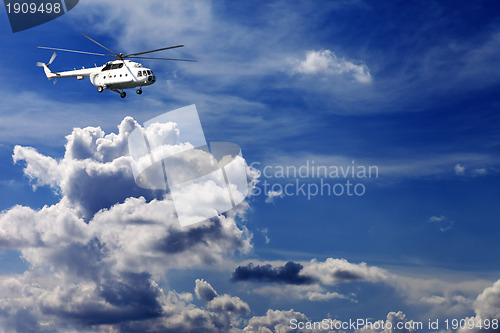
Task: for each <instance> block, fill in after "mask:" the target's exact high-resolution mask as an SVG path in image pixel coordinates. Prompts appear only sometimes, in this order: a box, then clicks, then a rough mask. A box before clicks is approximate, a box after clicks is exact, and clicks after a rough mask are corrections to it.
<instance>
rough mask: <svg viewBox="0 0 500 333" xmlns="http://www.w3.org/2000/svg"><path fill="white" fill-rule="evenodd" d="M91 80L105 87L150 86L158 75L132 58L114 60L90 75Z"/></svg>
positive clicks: (98, 85)
mask: <svg viewBox="0 0 500 333" xmlns="http://www.w3.org/2000/svg"><path fill="white" fill-rule="evenodd" d="M89 77H90V82H91V83H92V84H93V85H94V86H96V87H102V88H103V89H129V88H136V87H142V86H149V85H152V84H153V83H155V82H156V76H155V75H154V73H153V71H151V70H150V69H149V68H145V67H142V64H140V63H138V62H134V61H130V60H114V61H111V62H108V63H107V64H106V65H104V66H102V67H100V70H99V71H96V72H93V73H91V74H90V75H89Z"/></svg>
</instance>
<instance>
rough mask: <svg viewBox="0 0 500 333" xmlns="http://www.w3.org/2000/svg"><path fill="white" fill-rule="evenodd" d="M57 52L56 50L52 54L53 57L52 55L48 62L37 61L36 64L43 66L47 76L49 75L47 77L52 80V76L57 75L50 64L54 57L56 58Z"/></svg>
mask: <svg viewBox="0 0 500 333" xmlns="http://www.w3.org/2000/svg"><path fill="white" fill-rule="evenodd" d="M56 56H57V54H56V53H55V52H54V53H53V54H52V57H50V60H49V62H48V63H46V64H45V63H43V62H37V63H36V65H37V66H38V67H43V71H44V72H45V76H47V78H48V79H49V80H50V79H52V78H55V77H56V76H57V75H56V74H55V73H53V72H52V71H51V70H50V69H49V66H50V64H51V63H52V62H53V61H54V59H55V58H56Z"/></svg>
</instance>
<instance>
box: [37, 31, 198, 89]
mask: <svg viewBox="0 0 500 333" xmlns="http://www.w3.org/2000/svg"><path fill="white" fill-rule="evenodd" d="M82 35H83V36H84V37H86V38H88V39H90V40H91V41H92V42H94V43H96V44H97V45H99V46H101V47H103V48H104V49H106V50H107V51H109V52H111V53H112V54H103V53H94V52H86V51H77V50H68V49H60V48H54V47H45V46H38V48H40V49H48V50H56V51H65V52H74V53H83V54H91V55H98V56H105V57H115V58H116V59H115V60H112V61H108V62H107V63H106V64H105V65H102V66H101V67H97V66H96V67H94V68H85V67H83V68H82V69H75V70H73V71H64V72H52V71H51V70H50V69H49V66H50V64H52V62H53V61H54V59H55V58H56V55H57V54H56V52H54V53H53V54H52V57H50V60H49V62H48V63H46V64H45V63H43V62H37V63H36V65H37V66H38V67H43V70H44V71H45V75H46V76H47V78H48V79H49V80H50V79H57V78H63V77H76V78H77V79H78V80H83V78H85V77H89V78H90V82H91V83H92V84H93V85H94V86H96V87H97V91H99V92H103V91H104V89H109V90H112V91H114V92H117V93H118V94H120V97H121V98H125V96H127V93H126V92H125V91H123V89H130V88H137V87H138V89H137V90H136V92H137V94H139V95H140V94H142V87H144V86H149V85H152V84H153V83H155V82H156V76H155V75H154V73H153V71H152V70H151V69H149V68H145V67H143V66H142V64H140V63H138V62H134V61H130V60H128V59H155V60H174V61H190V62H196V60H187V59H173V58H152V57H143V56H142V55H143V54H147V53H153V52H158V51H163V50H169V49H175V48H178V47H184V45H176V46H169V47H164V48H161V49H156V50H151V51H145V52H139V53H130V54H123V53H116V52H114V51H112V50H110V49H108V48H107V47H105V46H104V45H102V44H100V43H98V42H97V41H95V40H93V39H92V38H90V37H89V36H87V35H85V34H82ZM54 83H55V82H54ZM120 90H121V91H120Z"/></svg>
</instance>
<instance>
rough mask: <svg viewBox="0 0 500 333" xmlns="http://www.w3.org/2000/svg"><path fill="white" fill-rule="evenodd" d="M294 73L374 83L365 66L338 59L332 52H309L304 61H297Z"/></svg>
mask: <svg viewBox="0 0 500 333" xmlns="http://www.w3.org/2000/svg"><path fill="white" fill-rule="evenodd" d="M293 71H294V72H296V73H301V74H310V75H315V74H323V75H332V76H343V75H347V76H351V77H352V78H354V80H356V81H358V82H359V83H370V82H372V77H371V74H370V70H369V69H368V67H367V66H366V65H365V64H359V65H356V64H354V63H353V62H350V61H348V60H346V59H344V58H338V57H337V56H336V55H335V53H334V52H332V51H330V50H323V51H308V52H307V55H306V58H305V59H304V60H302V61H295V64H294V67H293Z"/></svg>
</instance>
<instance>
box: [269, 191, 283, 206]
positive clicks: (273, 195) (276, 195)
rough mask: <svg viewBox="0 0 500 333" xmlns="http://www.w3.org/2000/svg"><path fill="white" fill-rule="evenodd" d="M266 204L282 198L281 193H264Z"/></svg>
mask: <svg viewBox="0 0 500 333" xmlns="http://www.w3.org/2000/svg"><path fill="white" fill-rule="evenodd" d="M266 195H267V197H266V200H265V201H266V203H273V202H274V201H275V200H276V198H283V192H282V191H268V192H267V193H266Z"/></svg>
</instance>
